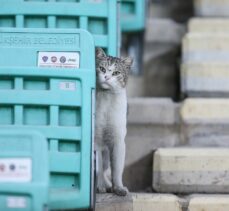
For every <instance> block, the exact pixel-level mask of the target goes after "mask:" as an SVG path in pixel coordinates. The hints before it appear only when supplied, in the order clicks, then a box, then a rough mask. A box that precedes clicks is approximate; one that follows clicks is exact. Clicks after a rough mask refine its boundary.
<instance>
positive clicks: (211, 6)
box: [194, 0, 229, 17]
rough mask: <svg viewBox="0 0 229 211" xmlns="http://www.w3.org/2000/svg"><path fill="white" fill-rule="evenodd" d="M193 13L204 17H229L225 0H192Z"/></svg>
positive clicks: (228, 8) (227, 4) (227, 3)
mask: <svg viewBox="0 0 229 211" xmlns="http://www.w3.org/2000/svg"><path fill="white" fill-rule="evenodd" d="M194 7H195V13H196V15H197V16H202V17H203V16H204V17H209V16H210V17H229V2H228V1H225V0H194Z"/></svg>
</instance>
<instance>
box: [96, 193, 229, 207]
mask: <svg viewBox="0 0 229 211" xmlns="http://www.w3.org/2000/svg"><path fill="white" fill-rule="evenodd" d="M228 210H229V196H228V195H190V196H186V197H182V198H181V196H180V197H177V196H175V195H172V194H146V193H131V194H130V195H129V196H127V197H117V196H115V195H112V194H99V195H97V203H96V209H95V211H228Z"/></svg>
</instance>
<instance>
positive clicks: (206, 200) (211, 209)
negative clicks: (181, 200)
mask: <svg viewBox="0 0 229 211" xmlns="http://www.w3.org/2000/svg"><path fill="white" fill-rule="evenodd" d="M205 210H206V211H216V210H217V211H228V210H229V196H228V195H205V196H204V195H196V196H192V197H191V199H190V201H189V209H188V211H205Z"/></svg>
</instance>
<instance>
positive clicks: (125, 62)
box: [121, 57, 133, 67]
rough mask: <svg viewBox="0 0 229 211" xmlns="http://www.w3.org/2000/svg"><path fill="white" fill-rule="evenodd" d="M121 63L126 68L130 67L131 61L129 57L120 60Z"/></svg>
mask: <svg viewBox="0 0 229 211" xmlns="http://www.w3.org/2000/svg"><path fill="white" fill-rule="evenodd" d="M121 61H122V63H123V64H124V65H125V66H127V67H131V65H132V64H133V59H132V58H131V57H126V58H121Z"/></svg>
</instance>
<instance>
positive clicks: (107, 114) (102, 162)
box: [95, 48, 133, 196]
mask: <svg viewBox="0 0 229 211" xmlns="http://www.w3.org/2000/svg"><path fill="white" fill-rule="evenodd" d="M132 63H133V60H132V59H131V58H129V57H127V58H117V57H112V56H107V55H106V54H105V52H104V51H103V50H102V49H101V48H97V49H96V86H97V87H96V124H95V146H96V149H97V150H98V152H99V153H98V154H99V159H98V160H99V170H98V182H97V191H98V192H99V193H105V192H113V193H115V194H116V195H119V196H125V195H127V194H128V189H127V188H126V187H124V186H123V182H122V174H123V170H124V163H125V136H126V118H127V97H126V84H127V79H128V72H129V70H130V68H131V65H132ZM109 172H110V173H109ZM110 174H111V175H110ZM110 176H111V178H109V177H110Z"/></svg>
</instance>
